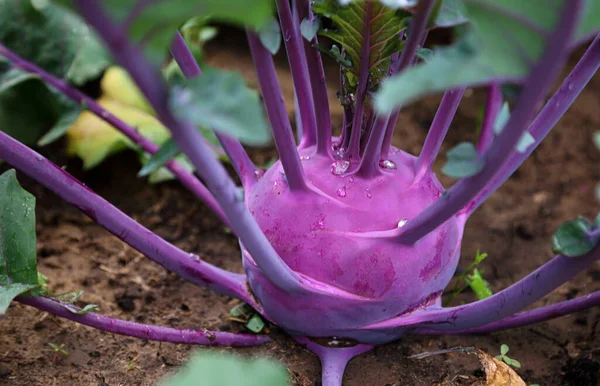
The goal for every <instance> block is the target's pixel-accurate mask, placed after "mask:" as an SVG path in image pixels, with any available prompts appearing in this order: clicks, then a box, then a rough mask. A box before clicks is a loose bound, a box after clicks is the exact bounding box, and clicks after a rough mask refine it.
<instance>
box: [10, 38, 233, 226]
mask: <svg viewBox="0 0 600 386" xmlns="http://www.w3.org/2000/svg"><path fill="white" fill-rule="evenodd" d="M0 55H2V56H4V57H5V58H7V59H8V60H10V61H11V62H12V63H13V64H14V65H15V66H17V67H18V68H20V69H21V70H23V71H26V72H29V73H32V74H37V75H38V76H39V77H40V78H41V79H42V80H43V81H44V82H46V83H48V84H49V85H50V86H52V87H54V88H55V89H57V90H58V91H60V92H61V93H63V94H64V95H65V96H67V97H68V98H70V99H72V100H73V101H75V102H77V104H79V105H82V104H85V105H87V107H88V109H89V110H90V111H91V112H92V113H94V114H96V115H97V116H98V117H99V118H100V119H102V120H104V121H106V122H107V123H108V124H110V125H112V126H113V127H114V128H116V129H117V130H119V131H120V132H121V133H123V134H124V135H125V136H126V137H127V138H129V139H130V140H131V141H133V142H134V143H135V144H136V145H138V146H140V147H141V148H142V149H143V150H144V151H145V152H147V153H150V154H154V153H156V152H157V151H158V149H159V147H158V146H157V145H156V144H154V143H153V142H152V141H150V140H149V139H147V138H146V137H144V136H143V135H141V134H140V133H139V132H138V131H137V130H136V129H134V128H133V127H131V126H129V125H128V124H126V123H125V122H123V121H121V120H120V119H119V118H117V117H116V116H114V115H113V114H111V113H110V112H109V111H108V110H106V109H105V108H103V107H102V106H100V105H99V104H98V103H96V101H94V100H93V99H92V98H89V97H88V96H86V95H85V94H83V93H81V92H79V91H78V90H77V89H75V88H73V87H71V86H69V85H68V84H67V83H66V82H64V81H63V80H61V79H58V78H56V77H55V76H53V75H52V74H50V73H48V72H46V71H44V70H43V69H41V68H39V67H37V66H36V65H34V64H32V63H30V62H28V61H26V60H25V59H23V58H21V57H19V56H18V55H16V54H15V53H13V52H11V51H10V50H8V49H7V48H6V47H4V46H3V45H2V44H0ZM166 166H167V168H168V169H169V171H170V172H171V173H173V175H174V176H175V177H177V179H179V181H180V182H181V184H182V185H183V186H185V187H186V188H187V189H188V190H190V191H191V192H192V193H193V194H195V195H196V196H197V197H198V198H199V199H200V200H202V201H203V202H204V203H205V204H206V206H208V207H209V208H210V209H211V210H212V211H213V212H214V213H215V214H216V215H217V216H218V217H219V219H221V221H223V222H224V223H225V225H227V226H228V227H230V224H229V220H228V219H227V217H226V216H225V214H224V213H223V210H222V209H221V207H220V206H219V204H218V203H217V201H216V200H215V198H214V197H213V195H212V194H211V193H210V192H209V191H208V189H206V187H205V186H204V185H203V184H202V183H201V182H200V181H199V180H198V178H196V176H194V175H193V174H192V173H190V172H188V171H187V170H185V168H184V167H183V166H181V164H180V163H179V162H177V161H173V160H171V161H169V162H167V164H166Z"/></svg>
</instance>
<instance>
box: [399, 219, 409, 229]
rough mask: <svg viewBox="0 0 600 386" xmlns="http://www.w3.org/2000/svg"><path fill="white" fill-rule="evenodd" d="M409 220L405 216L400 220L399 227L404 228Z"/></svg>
mask: <svg viewBox="0 0 600 386" xmlns="http://www.w3.org/2000/svg"><path fill="white" fill-rule="evenodd" d="M407 222H408V219H407V218H404V219H402V220H400V221H398V228H402V227H403V226H405V225H406V223H407Z"/></svg>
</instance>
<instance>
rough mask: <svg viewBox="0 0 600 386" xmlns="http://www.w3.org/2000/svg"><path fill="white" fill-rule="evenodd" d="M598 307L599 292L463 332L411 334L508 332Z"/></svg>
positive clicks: (422, 331)
mask: <svg viewBox="0 0 600 386" xmlns="http://www.w3.org/2000/svg"><path fill="white" fill-rule="evenodd" d="M597 306H600V291H596V292H593V293H591V294H589V295H585V296H581V297H578V298H576V299H571V300H566V301H563V302H559V303H556V304H552V305H549V306H545V307H540V308H536V309H534V310H530V311H525V312H520V313H518V314H514V315H511V316H509V317H507V318H504V319H501V320H499V321H497V322H494V323H490V324H486V325H483V326H480V327H474V328H468V329H465V330H453V331H452V330H450V331H438V330H433V329H417V330H415V331H413V332H411V333H412V334H423V335H463V334H486V333H490V332H496V331H502V330H508V329H511V328H517V327H523V326H528V325H530V324H534V323H540V322H545V321H547V320H550V319H554V318H558V317H561V316H564V315H568V314H572V313H574V312H580V311H583V310H587V309H588V308H592V307H597Z"/></svg>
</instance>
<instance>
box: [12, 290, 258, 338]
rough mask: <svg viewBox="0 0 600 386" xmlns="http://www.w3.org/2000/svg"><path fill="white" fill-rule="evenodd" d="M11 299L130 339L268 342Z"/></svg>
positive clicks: (42, 300)
mask: <svg viewBox="0 0 600 386" xmlns="http://www.w3.org/2000/svg"><path fill="white" fill-rule="evenodd" d="M15 300H16V301H18V302H19V303H22V304H26V305H28V306H31V307H35V308H37V309H38V310H40V311H44V312H48V313H51V314H52V315H56V316H60V317H62V318H65V319H69V320H72V321H74V322H77V323H81V324H84V325H86V326H90V327H93V328H97V329H99V330H102V331H106V332H110V333H113V334H119V335H125V336H132V337H134V338H140V339H148V340H155V341H159V342H168V343H183V344H195V345H203V346H230V347H251V346H256V345H259V344H262V343H265V342H268V341H269V340H270V339H269V337H268V336H266V335H250V334H235V333H231V332H221V331H208V330H190V329H181V328H171V327H159V326H152V325H148V324H142V323H135V322H129V321H126V320H121V319H116V318H111V317H109V316H103V315H99V314H96V313H93V312H88V313H87V314H84V315H77V314H75V313H73V312H71V311H69V310H68V309H67V307H68V308H70V309H72V310H73V311H80V310H81V309H80V308H79V307H76V306H74V305H72V304H69V303H64V302H61V301H59V300H56V299H51V298H47V297H44V296H36V297H27V296H19V297H17V298H16V299H15Z"/></svg>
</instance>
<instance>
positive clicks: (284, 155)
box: [247, 31, 308, 191]
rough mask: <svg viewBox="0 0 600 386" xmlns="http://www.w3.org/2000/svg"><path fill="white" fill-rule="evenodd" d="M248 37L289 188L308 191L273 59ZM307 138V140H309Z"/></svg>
mask: <svg viewBox="0 0 600 386" xmlns="http://www.w3.org/2000/svg"><path fill="white" fill-rule="evenodd" d="M247 35H248V43H249V45H250V52H251V54H252V59H253V60H254V66H255V67H256V73H257V75H258V83H259V84H260V89H261V91H262V95H263V100H264V102H265V108H266V109H267V116H268V117H269V122H270V123H271V129H272V130H273V138H274V139H275V146H276V147H277V151H278V153H279V157H280V159H281V164H282V166H283V170H284V171H285V175H286V179H287V182H288V185H289V187H290V189H291V190H297V191H303V190H307V189H308V188H307V185H306V179H305V177H304V169H303V168H302V163H301V162H300V156H299V155H298V150H297V149H296V143H295V141H294V134H293V132H292V127H291V125H290V121H289V119H288V115H287V110H286V108H285V101H284V100H283V96H282V95H281V88H280V87H279V80H277V73H276V72H275V64H274V63H273V56H272V55H271V53H270V52H269V51H267V49H266V48H265V47H264V46H263V45H262V43H261V42H260V39H259V38H258V36H256V34H254V33H253V32H250V31H248V32H247ZM296 95H297V96H298V102H299V103H300V101H301V99H302V96H301V95H298V94H296ZM300 117H301V121H302V124H303V125H304V126H303V128H302V130H303V133H305V132H306V129H307V126H306V122H305V121H304V116H303V115H302V114H300ZM304 138H306V136H305V137H304Z"/></svg>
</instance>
